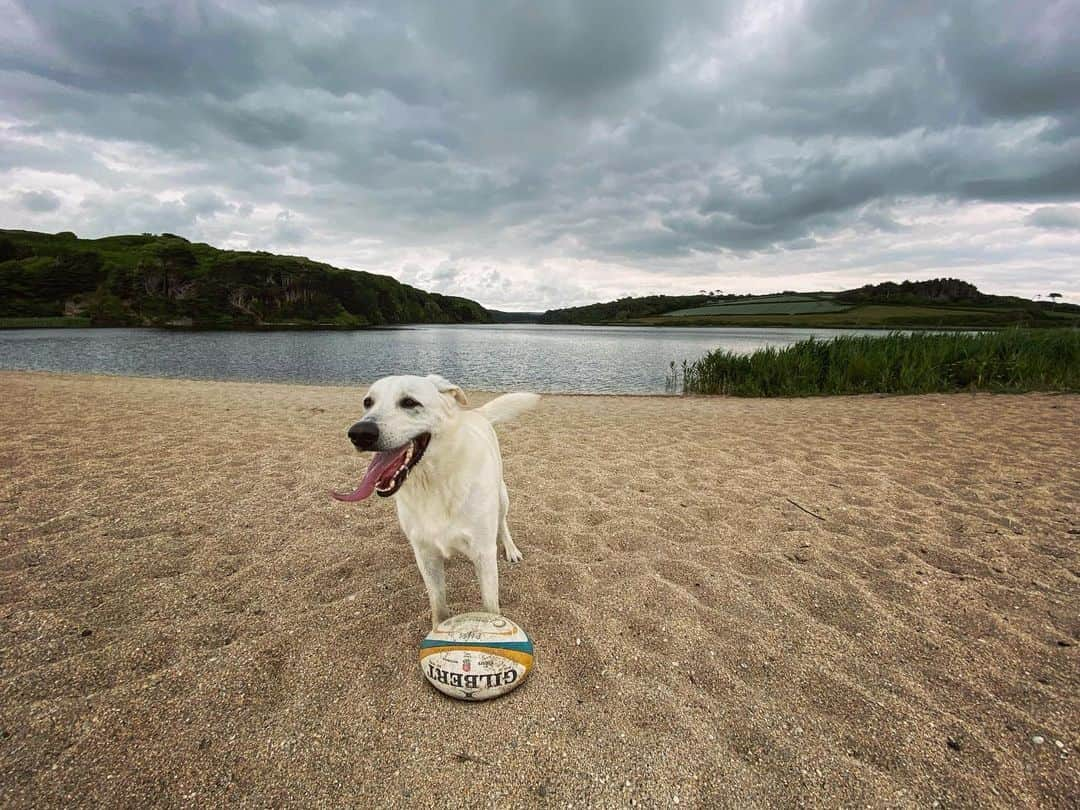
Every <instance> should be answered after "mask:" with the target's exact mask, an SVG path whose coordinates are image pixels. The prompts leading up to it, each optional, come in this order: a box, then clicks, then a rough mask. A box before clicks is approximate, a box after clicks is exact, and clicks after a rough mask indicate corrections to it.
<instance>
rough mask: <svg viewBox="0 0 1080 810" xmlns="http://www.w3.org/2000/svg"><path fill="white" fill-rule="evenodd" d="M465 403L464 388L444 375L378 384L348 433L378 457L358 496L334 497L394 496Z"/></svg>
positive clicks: (401, 378) (343, 496)
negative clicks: (374, 493) (361, 414)
mask: <svg viewBox="0 0 1080 810" xmlns="http://www.w3.org/2000/svg"><path fill="white" fill-rule="evenodd" d="M465 403H466V400H465V394H464V392H463V391H462V390H461V388H459V387H458V386H456V385H454V384H453V383H452V382H450V381H449V380H446V379H444V378H443V377H440V376H439V375H438V374H429V375H428V376H426V377H414V376H397V377H383V378H382V379H381V380H379V381H377V382H376V383H375V384H374V385H372V386H371V388H369V389H368V390H367V393H366V394H365V395H364V403H363V404H364V416H363V418H362V419H361V420H360V421H359V422H357V423H356V424H354V425H353V426H352V427H350V428H349V430H348V436H349V441H351V442H352V443H353V446H354V447H356V449H357V450H361V451H364V450H373V451H374V452H375V456H374V457H373V458H372V460H371V464H370V465H369V466H368V470H367V473H366V474H365V475H364V480H363V481H361V482H360V486H359V487H358V488H357V489H356V491H354V492H351V493H348V494H340V493H336V492H334V493H331V494H332V495H333V496H334V497H335V498H337V499H338V500H339V501H362V500H363V499H364V498H366V497H368V496H369V495H371V493H372V492H377V493H378V494H379V495H381V496H383V497H384V498H385V497H389V496H390V495H393V494H394V493H395V492H397V491H398V490H399V489H401V485H402V484H404V483H405V479H406V478H407V477H408V475H409V471H410V470H411V469H412V468H413V467H415V466H416V465H417V464H419V463H420V460H421V459H422V458H423V456H424V451H425V450H427V447H428V444H429V443H430V442H431V439H432V437H433V436H436V435H437V434H438V433H439V430H440V429H441V428H442V427H443V426H444V425H445V424H446V422H447V421H449V420H450V419H452V418H453V416H454V413H455V412H456V411H457V409H458V408H459V407H460V406H462V405H464V404H465Z"/></svg>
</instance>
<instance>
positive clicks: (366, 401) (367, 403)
mask: <svg viewBox="0 0 1080 810" xmlns="http://www.w3.org/2000/svg"><path fill="white" fill-rule="evenodd" d="M374 404H375V400H373V399H372V398H371V397H364V407H365V408H370V407H371V406H372V405H374Z"/></svg>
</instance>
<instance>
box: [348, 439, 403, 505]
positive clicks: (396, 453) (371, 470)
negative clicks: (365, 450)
mask: <svg viewBox="0 0 1080 810" xmlns="http://www.w3.org/2000/svg"><path fill="white" fill-rule="evenodd" d="M404 455H405V448H401V449H398V450H387V451H385V452H382V453H376V454H375V455H374V457H373V458H372V459H371V464H369V465H368V468H367V472H366V473H364V480H363V481H361V482H360V486H358V487H357V488H356V489H355V490H354V491H352V492H333V491H331V492H330V495H331V496H332V497H334V498H337V500H339V501H346V502H347V503H354V502H355V501H362V500H364V498H366V497H368V496H369V495H371V493H372V492H374V491H375V485H376V484H377V483H379V479H380V478H382V476H383V473H385V472H386V471H387V470H389V469H390V468H391V467H394V466H396V465H397V462H398V461H400V460H401V458H402V457H403V456H404Z"/></svg>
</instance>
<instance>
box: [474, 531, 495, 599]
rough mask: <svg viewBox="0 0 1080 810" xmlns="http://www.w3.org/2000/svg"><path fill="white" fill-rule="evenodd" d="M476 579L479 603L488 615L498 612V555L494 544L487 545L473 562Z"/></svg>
mask: <svg viewBox="0 0 1080 810" xmlns="http://www.w3.org/2000/svg"><path fill="white" fill-rule="evenodd" d="M473 566H474V567H475V568H476V578H477V580H479V582H480V601H481V602H483V604H484V610H486V611H487V612H488V613H496V614H497V613H498V612H499V555H498V552H497V551H496V550H495V543H493V542H492V543H489V544H488V546H487V548H486V549H485V550H484V551H482V552H480V554H479V555H477V557H476V558H475V559H474V560H473Z"/></svg>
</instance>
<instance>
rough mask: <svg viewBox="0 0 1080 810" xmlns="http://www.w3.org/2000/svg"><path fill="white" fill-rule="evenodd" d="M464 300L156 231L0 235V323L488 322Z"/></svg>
mask: <svg viewBox="0 0 1080 810" xmlns="http://www.w3.org/2000/svg"><path fill="white" fill-rule="evenodd" d="M491 320H492V317H491V314H490V313H489V312H488V311H487V310H486V309H484V308H483V307H482V306H480V304H478V303H477V302H475V301H471V300H469V299H467V298H456V297H453V296H447V295H439V294H437V293H428V292H424V291H423V290H419V289H416V288H415V287H410V286H409V285H407V284H402V283H400V282H398V281H396V280H395V279H393V278H390V277H389V276H380V275H375V274H373V273H365V272H358V271H353V270H342V269H339V268H336V267H331V266H330V265H328V264H322V263H320V262H315V261H311V260H310V259H305V258H302V257H299V256H279V255H275V254H272V253H263V252H255V253H252V252H244V251H232V250H219V249H217V248H214V247H211V246H210V245H206V244H198V243H193V242H189V241H187V240H186V239H184V238H182V237H179V236H174V235H172V234H167V233H163V234H160V235H153V234H143V235H142V236H110V237H106V238H104V239H79V238H77V237H76V236H75V234H73V233H67V232H64V233H58V234H46V233H36V232H33V231H13V230H0V326H34V325H41V326H59V325H92V326H192V327H200V328H212V329H251V328H262V329H275V328H314V327H319V328H342V329H349V328H357V327H364V326H379V325H384V324H400V323H488V322H490V321H491Z"/></svg>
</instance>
